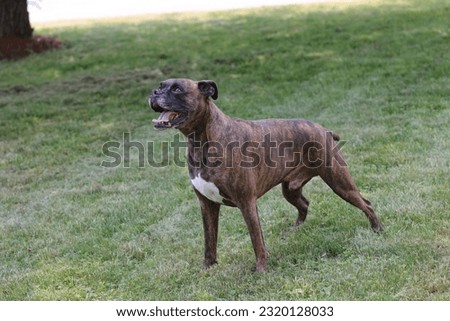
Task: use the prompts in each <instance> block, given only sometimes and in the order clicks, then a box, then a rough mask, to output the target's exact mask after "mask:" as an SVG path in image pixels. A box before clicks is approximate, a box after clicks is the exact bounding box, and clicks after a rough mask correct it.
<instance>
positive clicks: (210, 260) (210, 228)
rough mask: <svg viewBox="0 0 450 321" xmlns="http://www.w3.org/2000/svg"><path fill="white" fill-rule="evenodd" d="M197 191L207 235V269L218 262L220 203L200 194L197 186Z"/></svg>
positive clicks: (204, 265) (204, 262)
mask: <svg viewBox="0 0 450 321" xmlns="http://www.w3.org/2000/svg"><path fill="white" fill-rule="evenodd" d="M194 190H195V193H196V194H197V197H198V199H199V201H200V208H201V212H202V219H203V230H204V235H205V260H204V261H203V267H204V268H205V269H207V268H209V267H210V266H212V265H214V264H216V263H217V235H218V232H219V210H220V204H217V203H214V202H212V201H210V200H209V199H207V198H206V197H204V196H203V195H202V194H200V193H199V192H198V191H197V190H196V189H195V188H194Z"/></svg>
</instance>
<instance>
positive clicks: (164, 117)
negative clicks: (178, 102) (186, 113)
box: [152, 111, 180, 129]
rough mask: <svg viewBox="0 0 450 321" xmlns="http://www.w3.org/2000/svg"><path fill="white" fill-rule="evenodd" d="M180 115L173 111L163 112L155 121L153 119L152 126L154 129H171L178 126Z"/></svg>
mask: <svg viewBox="0 0 450 321" xmlns="http://www.w3.org/2000/svg"><path fill="white" fill-rule="evenodd" d="M179 117H180V113H177V112H175V111H163V112H161V114H160V115H159V117H158V118H157V119H153V120H152V121H153V124H154V125H155V128H156V129H167V128H172V127H174V126H175V125H177V124H178V120H180V119H179Z"/></svg>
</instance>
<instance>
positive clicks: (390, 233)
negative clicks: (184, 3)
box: [0, 0, 450, 300]
mask: <svg viewBox="0 0 450 321" xmlns="http://www.w3.org/2000/svg"><path fill="white" fill-rule="evenodd" d="M449 17H450V2H449V1H442V0H441V1H437V0H436V1H431V0H430V1H406V0H405V1H388V0H382V1H377V2H376V3H375V4H370V5H364V4H351V5H348V4H347V5H335V4H322V5H304V6H288V7H279V8H266V9H260V10H256V11H255V10H253V11H250V10H241V11H230V12H220V13H202V14H176V15H162V16H147V17H140V18H129V19H122V20H105V21H103V22H101V23H96V24H94V23H85V24H82V25H77V26H68V25H66V26H37V28H36V29H37V30H36V32H37V33H38V34H52V35H56V36H57V37H59V38H60V39H61V40H62V41H63V42H64V46H63V48H62V49H61V50H57V51H53V52H47V53H44V54H40V55H32V56H30V57H28V58H26V59H23V60H20V61H15V62H5V61H1V62H0V300H449V299H450V275H449V267H450V223H449V219H450V200H449V191H450V175H449V168H450V126H449V124H450V76H449V75H450V59H449V57H450V56H449V55H450V25H449ZM172 77H188V78H193V79H214V80H215V81H216V82H217V84H218V86H219V99H218V101H217V105H218V106H219V107H220V108H221V109H222V110H224V111H225V112H226V113H227V114H229V115H233V116H236V117H240V118H245V119H259V118H270V117H277V118H306V119H310V120H313V121H315V122H318V123H320V124H322V125H323V126H325V127H327V128H330V129H333V130H335V131H336V132H338V133H339V134H340V136H341V138H342V139H343V140H345V141H346V144H345V146H344V147H343V152H344V154H345V155H346V159H347V161H348V163H349V165H350V170H351V172H352V175H353V177H354V178H355V180H356V183H357V185H358V186H359V188H360V190H361V192H362V193H363V194H364V195H365V196H366V197H367V198H368V199H370V200H371V202H372V203H373V205H374V207H375V209H376V211H377V213H378V215H379V217H380V219H381V221H382V222H383V224H384V226H385V231H384V232H383V233H382V234H381V235H376V234H374V233H373V232H372V231H371V229H370V227H369V224H368V222H367V219H366V218H365V216H364V215H363V213H362V212H360V211H359V210H357V209H356V208H354V207H352V206H351V205H349V204H347V203H345V202H344V201H342V200H341V199H339V198H338V197H337V196H336V195H334V193H333V192H332V191H331V190H330V189H329V188H328V187H327V186H326V185H325V184H324V183H323V182H322V181H321V180H320V179H317V180H313V181H312V182H311V183H309V184H308V185H307V186H306V188H305V194H306V196H307V198H309V199H310V201H311V206H310V214H309V216H308V219H307V220H306V222H305V224H304V225H303V226H302V227H301V228H300V229H299V230H296V231H293V230H292V229H291V227H292V226H293V224H294V222H295V219H296V217H297V214H296V210H295V208H294V207H292V206H291V205H290V204H288V203H287V202H286V201H285V200H284V199H283V197H282V195H281V189H280V188H274V190H273V191H271V192H270V193H268V194H266V195H265V196H264V197H262V198H261V199H260V200H259V203H258V206H259V211H260V215H261V224H262V228H263V231H264V233H265V239H266V244H267V246H268V249H269V251H270V253H271V256H270V260H269V272H268V273H266V274H258V275H256V274H254V273H252V268H253V266H254V261H255V258H254V254H253V250H252V247H251V242H250V238H249V235H248V232H247V229H246V226H245V223H244V220H243V219H242V216H241V214H240V213H239V211H238V210H236V209H231V208H226V207H223V208H222V211H221V221H220V233H219V245H218V253H219V265H217V266H215V267H213V268H211V269H209V270H206V271H203V270H201V264H202V260H203V229H202V223H201V216H200V212H199V206H198V203H197V200H196V197H195V195H194V192H193V191H192V189H191V187H190V182H189V179H188V175H187V168H186V167H180V166H177V165H176V164H175V163H174V161H173V157H172V156H170V157H169V163H170V164H169V166H164V167H152V166H150V165H148V164H147V163H146V166H144V167H140V166H139V162H138V161H139V155H138V152H137V148H132V149H131V152H130V157H129V159H127V161H129V166H118V167H114V168H108V167H102V166H100V164H101V163H102V161H105V160H108V157H106V156H105V155H104V154H103V152H102V146H103V144H104V143H105V142H108V141H119V142H121V141H122V138H123V136H124V133H129V137H130V139H131V140H132V141H135V142H141V143H142V144H144V145H145V144H147V142H157V143H155V147H156V150H157V152H156V153H155V154H154V155H150V156H151V157H154V158H155V159H156V160H158V159H161V157H163V156H162V155H161V152H160V147H161V144H160V142H163V141H172V140H173V139H174V136H175V135H176V134H177V131H175V130H169V131H164V132H157V131H155V130H154V129H153V125H152V122H151V119H152V118H154V117H155V114H154V113H153V112H152V111H151V110H150V109H149V108H148V107H147V105H146V99H147V95H148V94H149V92H150V89H151V88H153V87H155V86H157V85H158V84H159V82H160V81H162V80H164V79H166V78H172ZM175 138H177V137H175ZM126 148H127V147H125V149H126ZM118 151H119V152H120V153H122V152H123V151H124V147H123V144H121V147H120V148H119V149H118ZM146 151H148V150H147V149H146ZM171 153H173V151H171ZM145 156H146V157H145V160H146V161H147V160H148V157H147V155H145Z"/></svg>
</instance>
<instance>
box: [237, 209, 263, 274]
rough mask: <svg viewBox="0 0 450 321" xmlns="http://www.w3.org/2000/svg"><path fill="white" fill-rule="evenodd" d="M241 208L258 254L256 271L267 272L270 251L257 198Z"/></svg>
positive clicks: (254, 248)
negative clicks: (264, 234) (265, 240)
mask: <svg viewBox="0 0 450 321" xmlns="http://www.w3.org/2000/svg"><path fill="white" fill-rule="evenodd" d="M239 209H240V210H241V212H242V215H243V216H244V219H245V223H246V224H247V228H248V231H249V233H250V238H251V240H252V245H253V250H254V251H255V255H256V272H265V271H266V269H267V258H268V256H269V255H268V252H267V250H266V246H265V244H264V237H263V233H262V230H261V225H260V223H259V217H258V208H257V207H256V200H252V201H251V202H249V203H246V204H244V205H242V206H239Z"/></svg>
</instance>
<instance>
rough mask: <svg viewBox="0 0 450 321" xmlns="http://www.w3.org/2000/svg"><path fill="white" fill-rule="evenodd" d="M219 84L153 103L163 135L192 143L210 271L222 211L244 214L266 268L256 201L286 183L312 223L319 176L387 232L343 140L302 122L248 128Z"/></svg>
mask: <svg viewBox="0 0 450 321" xmlns="http://www.w3.org/2000/svg"><path fill="white" fill-rule="evenodd" d="M217 97H218V90H217V85H216V84H215V83H214V82H213V81H208V80H206V81H198V82H197V81H193V80H189V79H169V80H166V81H164V82H162V83H161V85H160V87H159V88H158V89H155V90H154V91H153V93H152V95H151V97H150V98H149V104H150V106H151V107H152V109H153V110H154V111H155V112H158V113H160V115H159V117H158V118H157V119H155V120H153V122H154V126H155V128H157V129H167V128H177V129H179V130H180V131H181V132H182V133H183V135H184V136H185V137H186V143H187V147H188V149H187V158H188V164H189V165H188V166H189V177H190V179H191V182H192V185H193V187H194V191H195V193H196V195H197V197H198V199H199V201H200V208H201V213H202V218H203V227H204V233H205V260H204V263H203V265H204V267H205V268H208V267H210V266H211V265H213V264H216V263H217V251H216V249H217V233H218V222H219V209H220V206H221V205H228V206H234V207H238V208H239V209H240V210H241V212H242V215H243V217H244V220H245V222H246V224H247V227H248V230H249V233H250V238H251V241H252V244H253V249H254V251H255V255H256V271H257V272H262V271H266V269H267V259H268V252H267V250H266V246H265V244H264V238H263V233H262V231H261V226H260V223H259V217H258V209H257V206H256V201H257V199H258V198H259V197H261V196H262V195H264V194H265V193H266V192H267V191H269V190H270V189H271V188H273V187H274V186H276V185H279V184H281V186H282V191H283V195H284V197H285V198H286V200H287V201H288V202H289V203H291V204H292V205H294V206H295V207H296V208H297V210H298V218H297V221H296V223H295V224H296V225H297V226H298V225H300V224H302V223H303V222H304V221H305V218H306V214H307V210H308V205H309V202H308V200H307V199H306V198H305V197H304V196H303V195H302V188H303V186H304V185H305V184H306V183H307V182H308V181H309V180H311V178H313V177H314V176H320V177H321V178H322V179H323V180H324V181H325V183H327V184H328V185H329V186H330V187H331V189H332V190H333V191H334V192H335V193H336V194H337V195H339V196H340V197H341V198H342V199H344V200H345V201H347V202H349V203H350V204H352V205H354V206H356V207H358V208H359V209H361V210H362V211H363V212H364V213H365V214H366V216H367V218H368V219H369V222H370V224H371V226H372V229H373V230H374V231H375V232H379V231H381V230H382V225H381V223H380V222H379V220H378V218H377V216H376V214H375V212H374V210H373V208H372V206H371V204H370V202H369V201H368V200H366V199H365V198H363V197H362V196H361V194H360V192H359V191H358V189H357V188H356V185H355V183H354V182H353V179H352V177H351V176H350V173H349V170H348V168H347V165H346V163H345V161H344V158H343V156H342V153H341V151H340V149H339V145H338V144H336V141H338V140H339V136H338V135H337V134H336V133H334V132H332V131H328V130H326V129H324V128H323V127H321V126H319V125H318V124H315V123H313V122H310V121H307V120H303V119H267V120H259V121H245V120H240V119H235V118H231V117H228V116H227V115H225V114H224V113H223V112H222V111H221V110H220V109H219V108H218V107H217V106H216V105H215V104H214V103H213V101H212V100H211V99H210V98H212V99H214V100H215V99H217Z"/></svg>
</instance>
